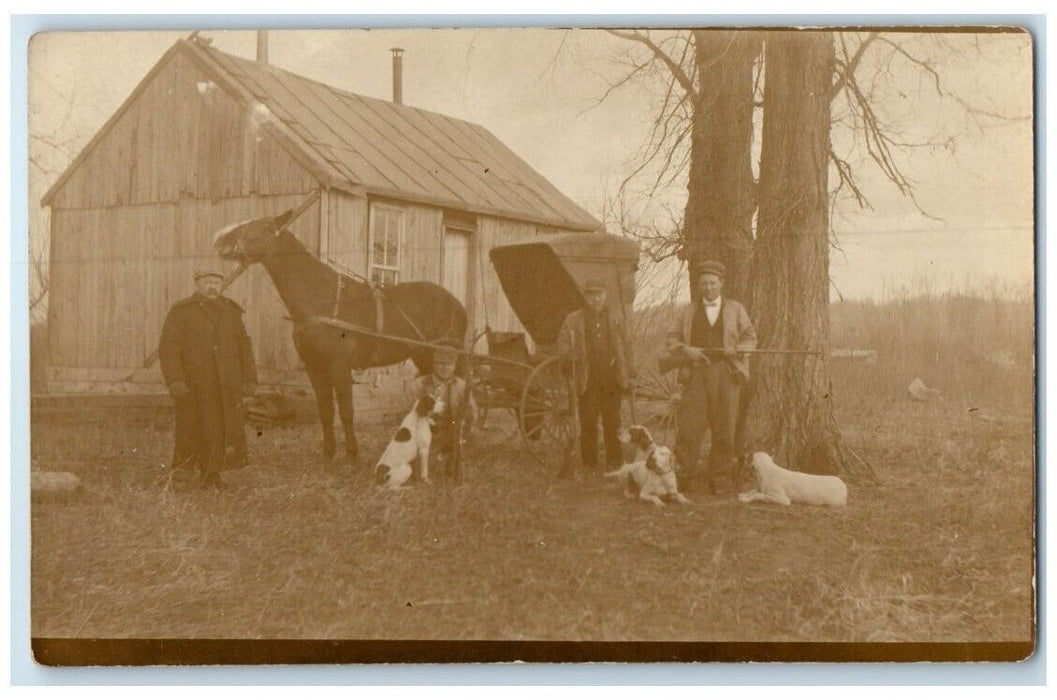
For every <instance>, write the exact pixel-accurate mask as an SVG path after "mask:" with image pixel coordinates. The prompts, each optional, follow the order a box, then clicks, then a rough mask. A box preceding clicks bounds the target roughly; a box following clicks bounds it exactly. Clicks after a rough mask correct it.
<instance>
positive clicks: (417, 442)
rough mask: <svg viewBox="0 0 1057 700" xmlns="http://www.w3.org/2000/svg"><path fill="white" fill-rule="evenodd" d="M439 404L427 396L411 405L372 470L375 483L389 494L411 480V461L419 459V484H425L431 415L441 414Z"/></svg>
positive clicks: (441, 408) (427, 476) (431, 434)
mask: <svg viewBox="0 0 1057 700" xmlns="http://www.w3.org/2000/svg"><path fill="white" fill-rule="evenodd" d="M441 404H442V402H440V401H437V400H436V399H435V398H433V397H432V396H430V395H429V394H426V395H424V396H422V397H421V398H419V400H418V401H416V402H415V405H414V406H413V407H412V408H411V411H410V412H409V413H408V414H407V415H406V416H405V417H404V420H402V421H401V422H400V427H399V428H398V429H397V431H396V434H395V435H393V439H392V440H390V442H389V445H388V446H387V447H386V448H385V452H383V453H382V456H381V457H379V458H378V464H376V465H375V467H374V480H375V483H377V484H378V485H379V486H382V487H386V488H389V489H393V490H397V489H403V488H407V487H406V486H404V483H405V482H407V480H408V479H410V478H411V472H412V469H411V462H413V461H414V460H415V457H418V459H419V464H420V466H421V477H422V481H424V482H428V481H429V446H430V444H431V443H432V441H433V419H432V418H431V415H432V414H433V413H434V412H435V411H441V410H443V407H442V405H441Z"/></svg>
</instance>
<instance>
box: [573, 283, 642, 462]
mask: <svg viewBox="0 0 1057 700" xmlns="http://www.w3.org/2000/svg"><path fill="white" fill-rule="evenodd" d="M583 292H584V302H585V303H584V307H583V308H582V309H579V310H577V311H573V312H572V313H571V314H569V315H568V316H567V317H566V319H565V322H564V323H562V327H561V330H560V331H559V333H558V340H557V342H556V343H555V348H554V349H555V352H557V353H558V354H559V355H564V356H565V357H568V358H569V359H571V360H572V362H573V372H574V376H575V386H576V390H577V393H578V394H579V408H580V461H581V462H582V463H583V466H584V470H585V471H588V472H597V471H598V470H599V468H598V419H599V418H600V417H601V419H602V436H603V442H604V443H605V450H606V464H607V465H608V467H609V468H610V469H616V468H619V467H620V465H621V464H622V463H623V461H624V460H623V452H622V448H621V445H620V440H619V439H618V438H617V433H618V431H619V430H620V401H621V397H622V396H623V394H624V392H625V391H627V389H628V387H629V384H630V375H631V369H630V368H631V367H632V366H633V364H632V360H631V341H630V339H629V336H628V333H627V330H626V328H625V327H624V322H623V319H622V318H621V315H620V314H613V313H610V311H609V308H608V306H607V305H606V288H605V285H604V284H602V282H601V281H600V280H597V279H591V280H588V281H587V282H586V283H585V284H584V287H583ZM571 474H572V465H571V464H566V465H562V469H561V471H560V472H559V476H560V477H568V476H571Z"/></svg>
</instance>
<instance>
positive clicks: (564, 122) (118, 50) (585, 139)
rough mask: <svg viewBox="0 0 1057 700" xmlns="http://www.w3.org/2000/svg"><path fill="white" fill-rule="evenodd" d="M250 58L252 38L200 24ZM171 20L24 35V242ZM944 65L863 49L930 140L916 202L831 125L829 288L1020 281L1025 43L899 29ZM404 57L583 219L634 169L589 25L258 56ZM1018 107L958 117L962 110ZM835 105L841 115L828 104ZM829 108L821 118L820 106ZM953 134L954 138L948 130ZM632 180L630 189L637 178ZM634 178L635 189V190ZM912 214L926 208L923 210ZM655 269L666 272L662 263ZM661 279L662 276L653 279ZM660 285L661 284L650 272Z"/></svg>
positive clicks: (611, 75) (674, 198) (619, 44)
mask: <svg viewBox="0 0 1057 700" xmlns="http://www.w3.org/2000/svg"><path fill="white" fill-rule="evenodd" d="M205 34H206V36H209V37H210V38H212V39H213V41H214V46H216V47H217V48H219V49H220V50H222V51H226V52H229V53H232V54H236V55H239V56H244V57H247V58H252V57H253V56H254V52H255V40H256V37H255V33H254V32H246V31H235V32H222V31H211V32H206V33H205ZM185 36H186V33H181V32H108V33H86V32H80V33H45V34H39V35H37V36H36V37H35V38H34V39H33V41H32V43H31V45H30V57H29V70H30V73H29V100H30V132H31V134H34V135H37V136H40V137H41V138H39V139H33V140H31V144H30V149H31V156H33V157H35V159H36V160H37V162H38V163H40V164H41V166H42V168H43V170H42V169H40V168H36V167H32V166H31V167H30V212H31V233H30V237H31V246H40V245H41V242H42V241H43V238H44V236H43V232H44V231H46V226H45V219H44V218H43V217H42V216H41V212H40V210H39V200H40V196H41V195H42V194H43V193H44V191H46V189H47V187H48V186H50V184H51V183H52V182H54V180H55V179H56V178H57V176H58V174H59V173H60V172H61V169H62V168H63V167H64V166H65V164H66V162H68V160H69V158H70V157H71V156H72V155H73V154H76V153H77V152H78V151H79V150H80V149H81V147H82V146H83V145H84V144H85V143H87V141H88V140H89V139H90V138H91V137H92V135H93V134H94V133H95V132H96V131H97V130H98V129H99V127H100V126H101V125H102V124H103V123H104V122H105V121H106V119H107V118H108V117H109V116H110V115H111V114H113V112H114V111H115V110H116V109H117V108H118V106H119V105H120V104H121V103H122V102H123V101H124V99H125V98H126V97H127V96H128V94H129V93H130V92H131V91H132V90H133V88H134V87H135V86H136V84H137V83H138V82H139V81H140V80H141V79H142V77H143V76H144V75H145V74H146V73H147V71H148V70H149V69H150V68H151V67H152V66H153V65H154V64H155V63H156V62H157V60H158V59H159V58H160V57H161V56H162V54H163V53H164V52H165V51H166V50H167V49H168V48H169V47H170V46H171V45H172V44H173V43H174V42H175V41H176V40H178V39H180V38H182V37H185ZM888 38H895V39H899V40H900V41H909V42H910V44H909V46H911V47H913V48H914V49H915V50H921V51H924V52H925V53H926V55H929V56H930V60H931V61H932V66H933V67H934V68H935V70H936V71H937V73H938V74H939V75H940V76H942V83H941V90H942V91H943V95H941V94H939V93H938V92H937V90H936V87H935V85H934V83H933V81H932V77H931V74H930V73H928V72H927V71H925V70H922V69H920V68H915V67H913V66H911V65H909V64H907V62H905V61H903V62H899V61H898V60H897V61H893V60H891V58H892V55H893V54H892V51H891V50H883V49H884V46H881V45H880V42H879V44H878V50H877V51H876V52H874V53H868V54H867V55H866V58H865V59H864V61H863V64H862V67H861V69H860V75H863V76H867V77H868V78H869V80H868V85H870V86H872V89H874V90H875V91H876V102H877V110H878V115H879V117H880V118H881V119H882V120H883V121H884V122H885V124H886V126H887V127H888V128H890V129H891V130H892V131H893V133H898V134H900V135H901V136H900V138H902V139H904V140H906V141H908V142H922V141H926V142H930V143H932V144H933V145H931V146H928V147H917V148H907V149H904V150H901V151H900V152H899V153H898V157H899V159H900V162H901V164H902V166H903V168H904V170H905V172H906V173H907V174H908V176H909V178H910V179H911V180H912V182H913V183H914V193H915V198H916V200H917V204H916V205H915V204H914V203H913V202H912V201H911V200H910V199H909V198H907V197H906V196H904V195H903V194H901V193H900V192H899V191H898V190H897V188H895V187H894V186H892V185H891V184H890V183H888V182H887V181H886V180H885V179H884V178H883V177H882V176H880V174H879V173H878V172H877V171H876V169H872V168H871V167H870V166H869V162H868V160H866V159H865V158H864V157H863V156H862V150H861V147H858V148H857V144H859V145H860V146H861V135H858V134H856V133H855V132H853V131H851V130H849V129H846V128H843V127H842V126H841V125H840V124H839V123H836V124H835V126H834V130H833V140H834V148H835V149H837V150H840V151H841V152H842V153H846V154H847V155H848V157H849V159H850V162H852V164H853V166H855V167H856V169H857V172H858V173H859V179H860V184H861V185H862V186H863V189H864V191H865V192H866V194H867V196H868V198H869V200H870V203H871V208H870V209H866V210H863V209H859V208H858V207H857V206H855V205H854V204H853V203H852V202H851V201H849V200H848V198H840V199H839V200H838V202H837V204H836V206H835V209H834V211H833V215H832V219H833V227H834V233H835V243H836V245H837V246H838V249H837V250H835V251H834V254H833V256H832V259H831V277H832V279H833V295H832V296H833V298H834V299H839V298H845V299H857V298H880V297H884V296H890V295H894V294H899V293H901V290H904V289H909V290H910V291H915V290H918V291H920V290H923V289H926V288H927V289H931V290H933V291H943V290H948V289H956V290H978V289H980V288H981V287H982V288H984V289H985V290H986V291H987V292H988V293H990V292H992V291H997V292H999V293H1003V294H1012V295H1022V296H1023V295H1026V294H1029V293H1030V285H1031V283H1032V279H1033V277H1032V275H1033V263H1032V260H1033V246H1032V237H1033V210H1032V201H1033V191H1032V186H1033V185H1032V183H1033V175H1032V168H1033V162H1032V123H1031V119H1030V116H1031V89H1032V83H1031V60H1032V54H1031V50H1032V47H1031V44H1030V39H1029V37H1028V36H1027V35H1024V34H1020V35H1009V34H1005V35H999V34H986V35H943V36H941V37H937V36H935V35H933V36H914V35H901V36H899V37H893V36H889V37H888ZM396 46H399V47H402V48H403V49H404V50H405V52H404V58H403V62H404V88H403V94H404V102H405V103H406V104H410V105H414V106H417V107H422V108H425V109H430V110H433V111H437V112H441V113H444V114H448V115H451V116H454V117H458V118H461V119H466V120H468V121H471V122H475V123H478V124H481V125H483V126H484V127H486V128H488V129H489V130H490V131H492V133H494V134H495V135H496V136H497V137H498V138H499V139H501V140H502V141H503V142H504V143H506V144H507V145H508V146H509V147H510V148H511V149H513V151H514V152H515V153H517V154H518V155H520V156H521V157H522V158H523V159H525V160H526V161H527V162H528V163H529V164H530V165H531V166H532V167H534V168H535V169H536V170H537V171H539V172H540V173H541V174H543V175H544V176H545V177H547V178H548V179H549V180H550V181H551V182H553V183H554V184H555V185H556V186H557V187H558V188H559V189H560V190H561V191H562V192H564V193H565V194H566V195H568V196H569V197H571V198H572V199H574V200H575V201H577V202H578V203H580V204H581V205H582V206H584V207H585V208H586V209H587V210H588V211H590V212H591V213H592V214H594V215H595V216H596V217H598V218H600V219H603V220H606V218H607V217H606V212H607V203H612V202H613V201H614V200H615V199H616V196H617V195H616V192H617V188H618V186H619V183H620V182H621V181H622V180H623V178H624V177H625V176H626V174H627V173H629V172H630V171H631V170H632V169H633V168H634V167H635V165H636V164H637V162H638V158H639V157H640V154H641V151H642V148H643V145H644V144H645V142H646V140H647V135H648V132H649V127H650V124H651V122H652V120H653V118H654V114H655V109H656V105H657V94H658V93H657V90H658V83H657V78H656V77H654V78H653V79H647V80H640V81H633V82H630V83H628V84H627V85H626V86H624V87H622V88H620V89H618V90H616V91H614V92H612V93H610V94H609V95H608V96H607V97H606V99H605V100H604V101H600V100H601V97H602V96H603V95H604V94H605V93H606V90H607V88H608V87H609V86H610V85H611V84H612V83H614V82H616V81H617V80H618V79H619V78H620V77H621V76H622V75H623V73H624V71H625V68H623V67H622V66H621V65H620V62H619V61H620V59H621V57H622V56H624V55H626V53H627V52H628V51H629V50H633V49H634V46H633V45H630V44H629V43H628V42H625V41H623V40H620V39H617V38H615V37H612V36H610V35H608V34H606V33H604V32H600V31H596V30H571V31H561V30H546V29H534V30H521V29H507V30H490V29H480V30H473V29H440V30H368V31H346V30H340V31H339V30H320V31H289V32H283V31H271V32H270V33H269V54H270V56H269V58H270V62H271V63H272V64H273V65H276V66H279V67H282V68H284V69H287V70H290V71H293V72H295V73H299V74H301V75H305V76H308V77H310V78H313V79H316V80H320V81H323V82H326V83H329V84H332V85H335V86H337V87H340V88H343V89H347V90H351V91H353V92H357V93H360V94H364V95H369V96H373V97H378V98H383V99H389V98H391V54H390V51H389V49H390V48H391V47H396ZM966 103H968V104H971V105H972V106H974V107H979V108H981V109H983V110H985V111H988V112H996V113H1001V114H1002V115H1004V116H1005V117H1017V118H1016V119H1006V118H1003V119H993V118H990V117H985V118H984V119H983V122H984V123H985V127H986V128H980V127H979V126H978V125H977V124H976V123H974V122H973V120H971V119H967V117H966V114H967V113H966V110H965V107H964V104H966ZM836 109H837V110H839V109H840V107H839V106H838V107H837V108H836ZM835 114H836V112H835ZM951 137H954V138H953V139H952V138H951ZM644 183H645V181H643V182H642V183H641V184H644ZM642 189H644V188H643V187H640V188H639V190H642ZM685 200H686V191H685V178H684V179H682V180H678V181H676V182H674V183H673V184H672V185H671V186H669V187H667V188H664V189H663V190H662V191H660V192H659V193H657V194H656V195H655V197H654V198H653V199H652V200H650V201H646V200H639V201H636V202H632V204H633V207H634V208H635V210H636V211H637V212H639V215H640V216H641V217H642V218H643V219H644V220H647V221H648V220H652V219H654V218H663V217H664V216H665V214H664V212H665V208H667V209H671V210H675V211H681V209H682V206H683V205H684V204H685ZM923 212H924V213H923ZM667 272H668V274H674V273H673V272H672V270H670V269H669V270H668V271H667ZM660 277H661V278H663V277H664V275H661V276H660ZM658 284H660V283H658Z"/></svg>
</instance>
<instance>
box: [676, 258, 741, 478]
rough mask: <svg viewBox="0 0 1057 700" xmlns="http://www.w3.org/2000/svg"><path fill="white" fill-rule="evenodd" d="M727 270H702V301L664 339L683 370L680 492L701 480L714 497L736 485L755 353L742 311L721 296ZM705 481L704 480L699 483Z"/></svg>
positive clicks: (713, 266) (710, 266)
mask: <svg viewBox="0 0 1057 700" xmlns="http://www.w3.org/2000/svg"><path fill="white" fill-rule="evenodd" d="M725 276H726V267H725V266H724V265H723V263H721V262H718V261H713V260H710V261H707V262H705V263H703V264H702V266H701V271H700V272H699V274H698V278H697V288H698V291H699V292H700V300H699V301H698V302H697V303H696V304H691V305H690V306H689V307H688V308H687V309H686V310H685V311H684V312H682V313H681V314H680V315H679V318H678V319H677V320H676V322H675V325H674V327H673V328H672V330H671V332H670V333H669V334H668V343H667V350H668V352H669V353H670V354H671V355H673V356H675V357H677V358H680V359H683V360H685V361H686V365H685V366H684V367H682V369H680V379H681V381H682V384H683V395H682V403H681V404H680V406H679V409H678V417H677V426H678V432H677V434H676V438H675V456H676V460H677V461H678V463H679V464H680V465H681V467H682V473H681V474H680V475H679V479H680V483H681V485H682V487H683V489H684V490H687V491H689V490H692V489H694V488H697V489H700V488H701V482H702V480H704V481H706V482H707V487H708V489H709V491H711V492H712V493H713V494H715V495H722V496H728V495H734V494H735V493H736V492H737V489H738V484H737V483H736V482H735V480H736V475H737V455H735V452H734V448H735V445H734V434H735V429H736V426H737V416H738V405H739V402H740V400H741V388H742V386H743V385H745V384H746V383H748V381H749V363H748V358H747V355H745V354H744V351H746V350H754V349H755V348H756V329H755V328H754V327H753V325H752V321H751V320H750V319H749V314H748V312H746V311H745V307H744V306H742V305H741V304H740V303H738V302H737V301H734V300H733V299H725V298H724V297H723V296H722V291H723V279H724V277H725ZM709 429H711V431H712V449H711V451H710V452H709V455H708V468H707V471H705V473H704V474H703V475H702V473H701V470H700V467H699V461H700V454H701V440H702V439H704V436H705V431H706V430H709ZM702 477H703V479H702Z"/></svg>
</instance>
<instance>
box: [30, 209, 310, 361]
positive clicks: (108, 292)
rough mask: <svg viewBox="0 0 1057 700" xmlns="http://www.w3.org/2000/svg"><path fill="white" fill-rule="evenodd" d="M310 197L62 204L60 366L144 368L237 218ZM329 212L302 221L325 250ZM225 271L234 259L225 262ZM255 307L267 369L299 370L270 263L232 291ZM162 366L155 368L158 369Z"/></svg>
mask: <svg viewBox="0 0 1057 700" xmlns="http://www.w3.org/2000/svg"><path fill="white" fill-rule="evenodd" d="M303 198H304V195H301V194H298V195H284V196H277V197H270V198H260V197H251V198H245V199H222V200H219V201H218V202H216V203H215V204H214V203H211V202H209V201H207V200H200V199H185V200H182V201H181V202H179V204H153V205H129V206H123V207H109V208H102V209H72V210H62V209H58V210H56V211H55V212H54V213H53V218H52V241H53V243H52V267H51V269H52V279H53V280H54V281H53V283H52V287H51V290H50V303H49V309H48V311H49V318H48V325H49V328H50V333H49V336H50V337H49V353H50V358H51V364H52V366H53V367H60V368H128V369H129V370H130V371H131V370H133V369H136V368H139V367H142V364H143V360H144V358H146V357H147V356H148V355H149V354H150V353H151V352H152V351H153V350H154V349H155V347H156V345H157V341H158V337H159V335H160V333H161V325H162V322H163V320H164V318H165V314H166V312H167V311H168V309H169V307H170V306H171V305H172V304H173V303H174V302H176V301H178V300H179V299H182V298H183V297H185V296H187V295H189V294H190V293H192V292H193V289H194V285H193V282H192V279H191V277H192V274H193V272H194V270H195V269H196V268H198V267H201V266H204V265H217V264H218V263H220V261H219V260H218V259H217V257H216V254H215V253H214V252H213V249H212V236H213V232H214V231H216V230H218V229H220V228H222V227H223V226H225V225H227V224H230V223H232V222H235V221H240V220H244V219H248V218H252V217H255V216H261V215H262V213H277V212H279V211H283V210H284V209H288V208H293V207H296V206H297V205H298V204H299V203H300V202H301V201H302V200H303ZM318 226H319V212H318V209H317V208H310V209H309V210H308V211H307V212H305V213H304V214H303V215H302V216H301V218H299V219H298V220H297V222H295V223H294V224H293V225H292V226H291V230H293V231H294V232H295V233H296V234H297V235H298V237H299V238H300V239H301V240H302V241H303V242H305V244H306V245H308V246H309V248H310V249H315V248H316V247H317V246H318V240H317V235H318V234H317V231H318ZM220 264H221V265H223V266H224V267H225V269H230V268H232V267H233V263H220ZM226 294H227V295H228V296H230V297H231V298H232V299H235V300H236V301H238V302H239V303H240V304H242V305H243V307H244V308H245V309H246V319H245V320H246V326H247V329H248V331H249V332H250V335H251V337H252V338H253V340H254V351H255V353H256V355H257V361H258V364H259V365H260V367H261V368H262V370H264V371H265V372H273V373H274V372H283V371H286V370H289V369H291V368H296V367H297V366H298V361H297V357H296V354H295V352H294V348H293V343H292V341H291V340H290V325H289V322H287V321H285V320H284V319H283V317H284V316H286V315H287V314H286V309H285V307H284V306H283V304H282V302H281V300H280V299H279V296H278V294H277V293H276V291H275V287H274V285H273V284H272V283H271V280H270V279H269V278H268V276H267V274H266V273H265V271H264V268H262V267H260V266H254V267H252V268H250V269H249V270H247V272H246V273H244V274H243V275H242V277H241V278H239V279H238V280H237V281H236V282H235V283H234V284H233V285H232V286H231V287H229V288H228V291H227V292H226ZM156 367H157V365H155V371H156Z"/></svg>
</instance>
